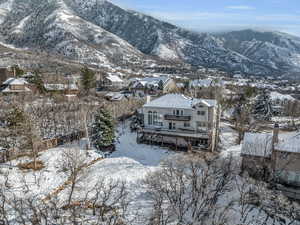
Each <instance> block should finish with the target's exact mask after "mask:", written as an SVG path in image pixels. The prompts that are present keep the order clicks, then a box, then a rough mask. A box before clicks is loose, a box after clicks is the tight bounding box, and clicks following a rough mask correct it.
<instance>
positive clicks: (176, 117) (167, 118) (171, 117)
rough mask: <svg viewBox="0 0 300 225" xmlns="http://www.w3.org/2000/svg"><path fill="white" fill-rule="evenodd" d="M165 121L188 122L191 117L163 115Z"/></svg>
mask: <svg viewBox="0 0 300 225" xmlns="http://www.w3.org/2000/svg"><path fill="white" fill-rule="evenodd" d="M164 118H165V120H175V121H190V120H191V119H192V117H191V116H179V115H165V116H164Z"/></svg>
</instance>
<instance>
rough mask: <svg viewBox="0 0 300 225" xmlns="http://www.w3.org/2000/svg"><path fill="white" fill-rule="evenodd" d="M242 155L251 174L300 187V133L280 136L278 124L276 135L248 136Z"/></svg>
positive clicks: (244, 165)
mask: <svg viewBox="0 0 300 225" xmlns="http://www.w3.org/2000/svg"><path fill="white" fill-rule="evenodd" d="M241 156H242V170H247V171H248V172H249V174H250V175H253V176H256V177H262V176H263V177H262V178H264V179H267V180H271V179H272V180H274V181H276V182H279V183H281V184H285V185H291V186H295V187H300V134H295V133H293V132H290V133H283V134H279V126H278V125H275V128H274V131H273V134H271V133H246V134H245V137H244V141H243V146H242V152H241ZM299 198H300V193H299Z"/></svg>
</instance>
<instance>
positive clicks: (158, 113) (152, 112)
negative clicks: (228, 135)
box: [139, 94, 219, 151]
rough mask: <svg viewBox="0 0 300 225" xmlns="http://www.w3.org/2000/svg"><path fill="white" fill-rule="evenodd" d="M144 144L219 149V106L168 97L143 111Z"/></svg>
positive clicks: (178, 95) (154, 101)
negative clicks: (154, 143)
mask: <svg viewBox="0 0 300 225" xmlns="http://www.w3.org/2000/svg"><path fill="white" fill-rule="evenodd" d="M141 112H142V115H143V118H144V127H143V129H142V130H141V131H140V139H139V140H142V141H150V142H156V143H160V144H161V143H164V144H172V145H174V146H176V147H181V148H186V149H189V148H192V149H194V150H202V149H203V150H210V151H214V150H215V149H216V147H217V136H218V130H219V129H218V124H219V123H218V121H219V115H218V110H217V102H216V101H215V100H211V99H196V98H190V97H187V96H184V95H181V94H166V95H164V96H162V97H159V98H157V99H155V100H153V101H150V102H148V103H146V104H145V105H144V106H143V107H142V109H141Z"/></svg>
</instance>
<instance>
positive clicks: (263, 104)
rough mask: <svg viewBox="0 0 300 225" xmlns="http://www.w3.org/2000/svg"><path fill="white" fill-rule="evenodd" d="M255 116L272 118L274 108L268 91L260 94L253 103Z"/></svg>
mask: <svg viewBox="0 0 300 225" xmlns="http://www.w3.org/2000/svg"><path fill="white" fill-rule="evenodd" d="M253 114H254V118H256V119H260V120H271V118H272V116H273V108H272V102H271V98H270V95H269V94H268V93H266V92H263V93H262V94H260V95H258V96H257V97H256V99H255V102H254V105H253Z"/></svg>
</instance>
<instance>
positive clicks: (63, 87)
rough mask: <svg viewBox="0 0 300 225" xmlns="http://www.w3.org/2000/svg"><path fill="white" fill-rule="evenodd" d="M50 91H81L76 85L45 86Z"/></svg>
mask: <svg viewBox="0 0 300 225" xmlns="http://www.w3.org/2000/svg"><path fill="white" fill-rule="evenodd" d="M44 87H45V88H46V90H48V91H64V90H79V88H78V86H77V85H76V84H44Z"/></svg>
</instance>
